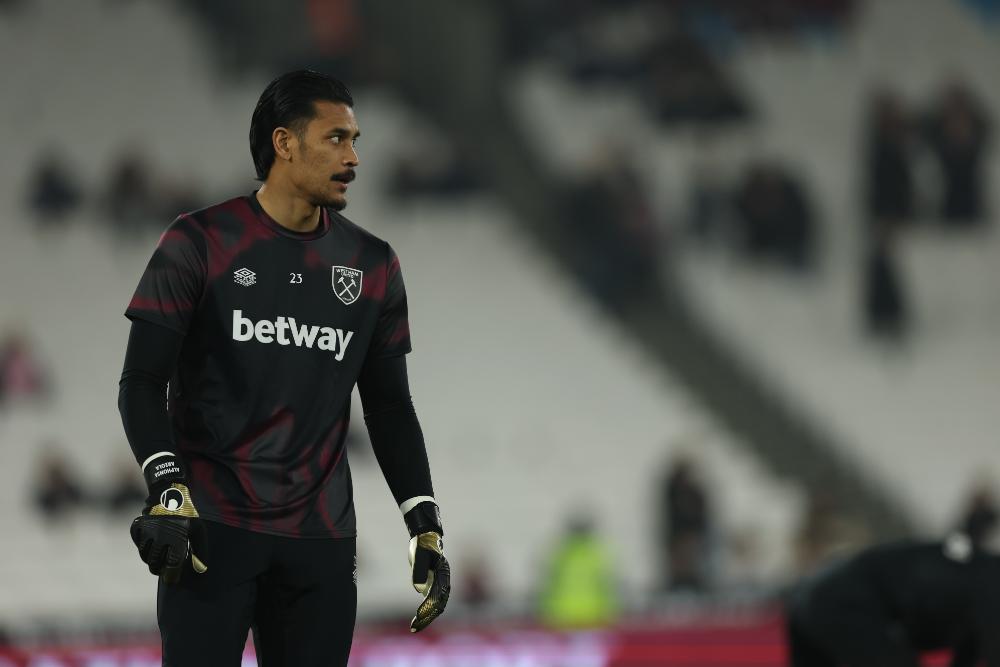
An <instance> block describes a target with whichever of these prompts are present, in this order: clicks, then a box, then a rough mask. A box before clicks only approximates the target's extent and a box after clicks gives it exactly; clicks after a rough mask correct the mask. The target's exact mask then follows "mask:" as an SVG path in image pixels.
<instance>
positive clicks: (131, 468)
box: [102, 457, 146, 515]
mask: <svg viewBox="0 0 1000 667" xmlns="http://www.w3.org/2000/svg"><path fill="white" fill-rule="evenodd" d="M108 470H109V471H111V479H109V480H108V483H107V486H106V487H105V488H106V489H107V496H106V497H105V498H103V499H102V500H103V501H104V503H105V506H106V508H107V510H108V512H110V513H111V514H113V515H124V514H128V515H135V514H138V513H139V512H141V511H142V507H143V503H145V502H146V484H145V482H144V481H143V479H142V475H141V474H137V473H136V469H135V462H134V461H132V460H131V459H129V458H120V457H115V460H114V462H113V463H112V464H111V465H109V466H108Z"/></svg>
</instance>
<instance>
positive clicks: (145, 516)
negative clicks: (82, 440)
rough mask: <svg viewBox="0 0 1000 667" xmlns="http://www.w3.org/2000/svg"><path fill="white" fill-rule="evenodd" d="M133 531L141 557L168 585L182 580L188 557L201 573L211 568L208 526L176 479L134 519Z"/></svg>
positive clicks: (184, 486)
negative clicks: (207, 534) (208, 563)
mask: <svg viewBox="0 0 1000 667" xmlns="http://www.w3.org/2000/svg"><path fill="white" fill-rule="evenodd" d="M130 533H131V535H132V541H133V542H135V546H136V548H137V549H138V550H139V557H140V558H142V560H143V562H144V563H146V564H147V565H148V566H149V571H150V572H151V573H153V574H155V575H159V576H160V577H161V578H162V579H163V582H164V583H166V584H174V583H176V582H177V581H179V580H180V578H181V570H182V569H183V567H184V563H185V562H186V561H187V560H188V559H189V558H190V560H191V568H192V569H193V570H194V571H195V572H197V573H198V574H202V573H204V572H205V571H206V570H208V565H207V564H206V563H205V561H204V557H205V554H206V550H207V544H206V540H205V527H204V525H203V524H202V522H201V519H200V518H199V517H198V510H196V509H195V507H194V503H193V502H192V501H191V492H190V491H189V490H188V488H187V486H186V485H184V484H181V483H178V482H174V483H173V484H171V485H170V486H168V487H167V488H166V489H164V490H163V491H162V492H161V493H160V494H159V496H158V497H153V496H152V495H151V496H150V499H149V500H147V503H146V508H145V509H144V510H143V511H142V514H141V515H140V516H138V517H137V518H136V519H135V520H134V521H133V522H132V527H131V530H130Z"/></svg>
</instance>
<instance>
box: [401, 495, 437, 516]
mask: <svg viewBox="0 0 1000 667" xmlns="http://www.w3.org/2000/svg"><path fill="white" fill-rule="evenodd" d="M428 502H430V503H434V504H435V505H437V501H436V500H434V498H432V497H431V496H413V497H412V498H410V499H409V500H404V501H403V503H402V504H401V505H400V506H399V511H400V512H402V513H403V515H404V516H405V515H406V513H407V512H409V511H410V510H411V509H413V508H414V507H416V506H417V505H419V504H420V503H428Z"/></svg>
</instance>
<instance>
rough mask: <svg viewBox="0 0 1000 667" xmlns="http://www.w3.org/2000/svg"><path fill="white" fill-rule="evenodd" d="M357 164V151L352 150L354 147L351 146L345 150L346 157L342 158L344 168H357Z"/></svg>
mask: <svg viewBox="0 0 1000 667" xmlns="http://www.w3.org/2000/svg"><path fill="white" fill-rule="evenodd" d="M358 162H359V160H358V151H357V149H355V148H354V146H351V147H350V148H348V149H347V155H345V156H344V166H345V167H357V166H358Z"/></svg>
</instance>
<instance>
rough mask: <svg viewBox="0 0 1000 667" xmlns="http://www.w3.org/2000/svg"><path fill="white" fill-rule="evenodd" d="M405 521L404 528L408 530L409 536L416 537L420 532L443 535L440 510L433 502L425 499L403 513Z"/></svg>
mask: <svg viewBox="0 0 1000 667" xmlns="http://www.w3.org/2000/svg"><path fill="white" fill-rule="evenodd" d="M403 521H405V522H406V529H407V530H409V531H410V537H416V536H417V535H420V534H421V533H437V534H438V535H442V536H443V535H444V529H443V528H442V527H441V510H440V509H438V506H437V505H436V504H435V503H432V502H430V501H425V502H422V503H419V504H418V505H417V506H416V507H414V508H413V509H411V510H410V511H409V512H407V513H406V514H404V515H403Z"/></svg>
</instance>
